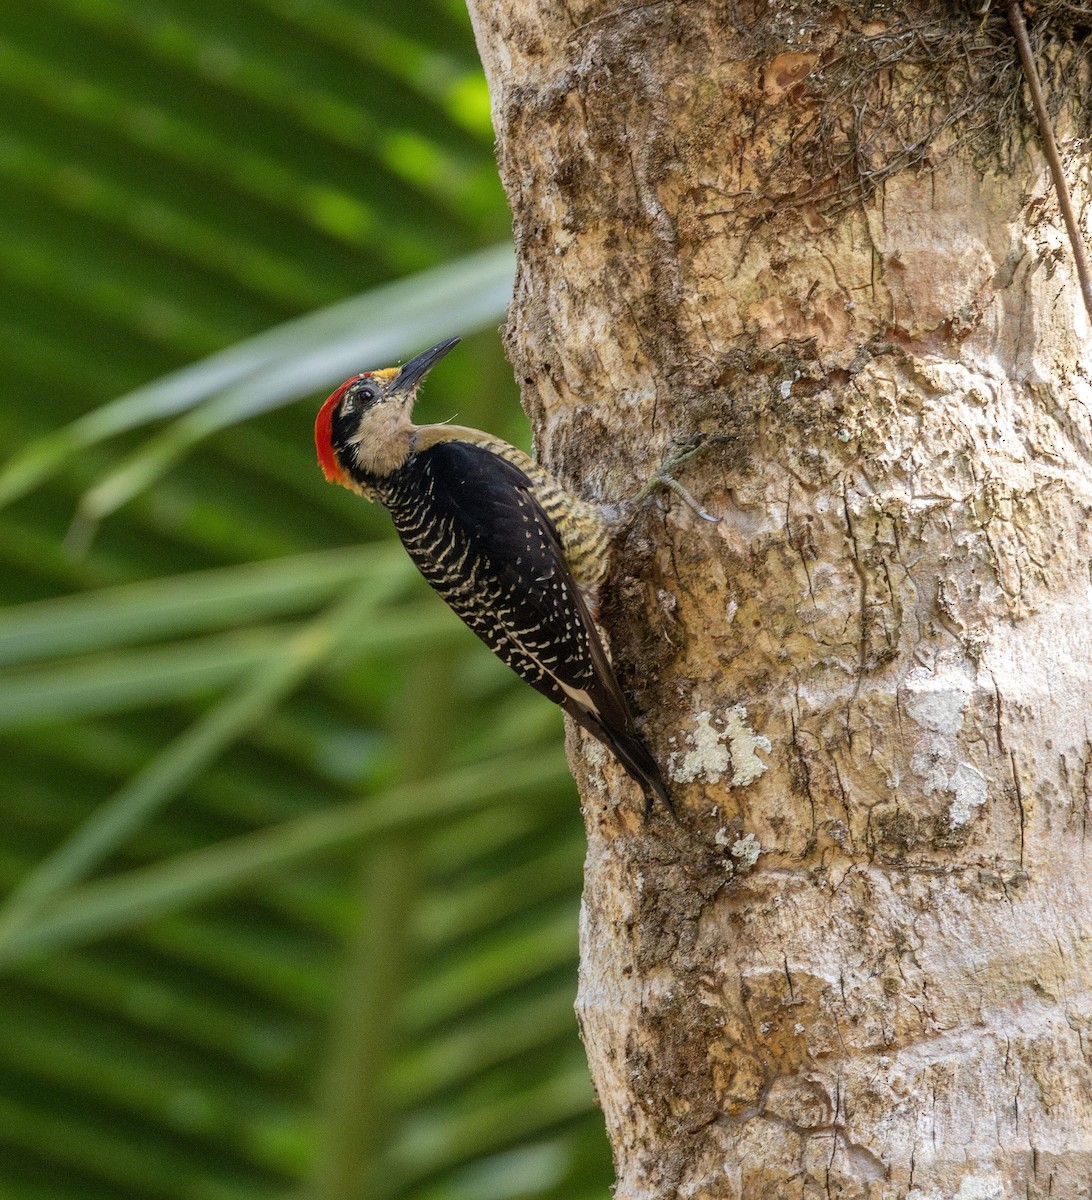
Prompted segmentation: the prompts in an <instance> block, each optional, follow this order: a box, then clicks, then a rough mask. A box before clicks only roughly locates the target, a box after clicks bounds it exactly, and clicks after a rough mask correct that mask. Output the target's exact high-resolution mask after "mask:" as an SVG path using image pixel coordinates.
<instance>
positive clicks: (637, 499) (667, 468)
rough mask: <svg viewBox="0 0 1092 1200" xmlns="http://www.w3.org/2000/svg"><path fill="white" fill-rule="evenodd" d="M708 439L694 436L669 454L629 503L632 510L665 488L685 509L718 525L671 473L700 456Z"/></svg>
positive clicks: (717, 521) (697, 435)
mask: <svg viewBox="0 0 1092 1200" xmlns="http://www.w3.org/2000/svg"><path fill="white" fill-rule="evenodd" d="M708 440H709V439H708V438H707V437H706V436H705V434H704V433H699V434H695V436H694V437H692V438H691V439H690V441H689V442H687V443H686V444H684V445H683V446H682V448H681V449H680V450H678V451H677V452H676V453H675V454H669V455H668V456H667V458H665V459H664V461H663V462H662V463H661V464H660V469H659V470H658V471H657V472H656V473H655V475H653V476H652V477H651V479H649V481H648V482H647V483H646V484H645V485H644V487H643V488H641V490H640V491H639V492H638V493H637V494H636V495H635V496H634V497H633V499H632V501H631V503H632V505H633V507H634V510H636V509H637V507H638V506H639V505H640V504H641V502H642V501H643V500H646V499H647V498H648V497H649V496H651V495H652V493H653V492H654V491H656V490H657V489H658V488H667V489H668V490H669V491H672V492H674V493H675V495H676V496H678V497H679V499H680V500H682V501H683V503H684V504H686V505H687V507H689V508H692V509H693V510H694V512H696V513H697V514H698V516H699V517H701V519H702V520H703V521H709V522H710V523H712V524H713V525H719V524H720V520H721V519H720V517H714V516H713V515H712V513H709V512H706V510H705V509H704V508H702V506H701V505H700V504H699V503H698V502H697V500H695V499H694V497H693V496H691V494H690V493H689V492H688V491H687V490H686V488H684V487H683V485H682V484H681V483H680V482H679V481H678V480H677V479H676V478H675V476H674V475H673V474H672V472H673V471H674V470H675V469H676V467H680V466H682V464H683V463H685V462H689V461H690V459H692V458H693V457H694V456H695V455H697V454H700V453H701V452H702V451H703V450H704V449H705V448H706V445H707V444H708Z"/></svg>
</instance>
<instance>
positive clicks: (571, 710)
mask: <svg viewBox="0 0 1092 1200" xmlns="http://www.w3.org/2000/svg"><path fill="white" fill-rule="evenodd" d="M562 707H563V708H564V709H565V711H566V712H567V713H568V714H569V715H570V716H571V717H573V718H574V719H575V720H576V722H577V724H578V725H582V726H583V727H584V728H585V729H586V730H587V731H588V732H589V733H590V734H591V735H592V737H594V738H596V740H597V741H600V742H602V743H603V745H604V746H606V748H607V749H608V750H609V751H610V752H611V753H612V754H613V755H614V757H615V758H616V759H618V761H619V762H620V763H621V764H622V766H623V767H625V769H626V771H627V773H628V774H629V775H630V776H632V778H634V779H635V780H636V781H637V782H638V783H639V784H640V785H641V791H643V792H644V794H645V819H646V820H647V819H648V817H649V816H651V814H652V806H653V805H654V804H655V802H656V801H657V800H659V801H660V803H661V804H662V805H663V806H664V808H666V809H667V813H668V816H670V817H671V819H672V820H673V821H675V822H676V823H677V822H678V820H679V817H678V814H677V813H676V812H675V806H674V805H673V804H672V803H671V796H670V795H669V794H668V791H667V785H666V784H665V783H664V777H663V775H662V774H661V773H660V768H659V766H658V765H657V763H656V760H655V759H654V758H653V757H652V752H651V751H650V750H649V748H648V747H647V746H646V745H645V743H644V739H643V738H642V737H641V735H640V734H639V733H637V732H636V731H635V730H632V729H623V730H619V729H608V728H607V727H606V726H605V725H603V724H601V723H600V722H599V721H597V720H596V719H595V717H593V716H592V715H591V714H590V713H589V712H587V711H586V710H585V709H581V708H579V707H578V706H577V705H575V704H574V705H572V706H571V707H570V706H569V705H567V704H566V705H562Z"/></svg>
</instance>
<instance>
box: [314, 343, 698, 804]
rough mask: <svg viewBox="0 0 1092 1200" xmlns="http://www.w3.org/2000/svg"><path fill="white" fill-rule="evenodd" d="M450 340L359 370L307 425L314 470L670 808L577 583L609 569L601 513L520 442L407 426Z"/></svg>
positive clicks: (592, 581)
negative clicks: (362, 506) (387, 523)
mask: <svg viewBox="0 0 1092 1200" xmlns="http://www.w3.org/2000/svg"><path fill="white" fill-rule="evenodd" d="M458 342H459V338H449V339H448V340H447V341H444V342H440V343H439V344H438V345H435V346H433V347H431V349H429V350H425V351H424V352H423V353H422V354H418V355H417V356H416V357H415V358H411V359H410V361H409V362H408V363H406V364H405V366H403V367H402V368H401V369H399V368H397V367H392V368H388V369H386V370H382V371H366V372H364V373H363V374H361V375H354V376H353V377H352V378H351V379H347V380H346V381H345V382H344V383H343V384H342V385H341V387H339V388H338V389H337V390H336V391H335V392H333V393H332V394H331V395H330V397H329V398H328V399H327V401H326V402H325V404H323V406H322V408H321V409H320V410H319V414H318V417H317V418H316V420H315V445H316V448H317V450H318V458H319V465H320V466H321V467H322V471H323V474H324V475H325V476H326V478H327V479H328V480H329V481H330V482H331V483H339V484H341V485H342V486H343V487H347V488H349V489H350V490H351V491H354V492H357V493H358V494H359V495H362V496H364V497H365V498H366V499H368V500H373V501H378V502H379V503H380V504H382V505H383V506H384V507H385V508H386V509H387V510H388V512H389V513H390V514H391V518H392V519H393V521H394V526H395V529H396V530H397V531H398V536H399V537H400V538H401V540H402V544H403V546H405V548H406V552H407V553H408V554H409V556H410V558H411V559H413V561H414V563H415V564H416V566H417V568H418V570H420V572H421V574H422V575H423V576H424V577H425V579H426V580H427V581H428V583H429V584H430V585H431V586H432V587H433V588H434V589H435V590H436V591H437V592H439V594H440V595H441V596H442V597H443V599H444V600H445V601H446V603H447V604H448V605H449V606H450V607H451V608H452V609H453V610H454V611H455V613H456V614H457V615H458V616H459V617H461V618H462V620H463V621H464V622H465V623H466V624H467V625H468V626H469V627H470V628H471V629H472V630H473V631H474V632H475V633H476V634H477V635H478V637H480V638H481V639H482V641H483V642H485V643H486V645H487V646H489V648H490V649H491V650H492V651H493V653H494V654H496V655H497V656H498V657H499V658H500V659H501V660H502V661H503V662H504V663H506V664H507V665H508V666H509V667H511V668H512V669H513V670H514V671H515V672H516V673H517V674H518V675H520V676H521V677H522V678H523V679H524V680H526V681H527V682H528V683H529V684H530V685H531V686H532V687H533V688H535V689H537V690H538V691H540V692H542V693H543V694H544V695H546V696H549V698H550V699H551V700H553V701H554V703H555V704H559V705H560V706H561V707H562V709H564V711H565V712H566V713H568V714H569V716H571V717H572V718H573V720H574V721H576V722H577V724H579V725H580V726H582V727H583V728H584V729H586V730H587V731H588V732H589V733H591V734H592V735H593V736H594V737H596V738H598V739H599V741H601V742H602V743H603V744H604V745H605V746H606V747H607V748H608V749H609V750H610V751H611V752H612V753H613V754H614V755H615V757H616V758H617V759H618V761H619V762H620V763H621V764H622V766H623V767H625V769H626V771H628V772H629V774H630V775H631V776H632V777H633V778H634V779H636V780H637V782H638V783H639V784H640V785H641V788H642V790H643V791H644V794H645V799H646V811H647V810H649V809H651V806H652V803H653V800H654V799H659V800H660V801H661V802H662V803H663V805H664V807H665V808H666V809H667V810H668V812H669V813H671V815H672V816H674V810H673V809H672V807H671V799H670V796H669V795H668V792H667V788H666V786H665V784H664V781H663V777H662V775H661V774H660V769H659V767H658V766H657V765H656V761H655V759H654V758H653V757H652V754H651V753H650V751H649V749H648V747H647V746H646V745H645V742H644V740H643V739H642V738H641V735H640V734H639V733H638V732H637V729H636V727H635V725H634V722H633V717H632V715H631V713H630V709H629V705H628V704H627V702H626V698H625V696H624V695H623V694H622V689H621V687H620V686H619V684H618V680H617V678H616V677H615V674H614V670H613V668H612V667H611V664H610V659H609V658H608V656H607V652H606V650H605V649H604V647H603V643H602V640H601V639H600V636H599V632H598V630H597V629H596V626H595V622H594V621H593V619H592V617H591V613H590V612H589V609H588V604H587V602H586V600H585V598H584V595H583V592H582V589H588V590H590V589H594V588H595V587H596V586H597V585H598V584H599V582H600V581H601V579H602V577H603V575H604V574H605V572H606V569H607V558H608V552H609V548H610V538H609V532H608V529H607V523H606V520H605V518H604V515H603V513H602V511H601V510H600V509H599V508H598V507H597V506H596V505H594V504H589V503H588V502H587V501H585V500H581V499H579V498H578V497H576V496H573V495H571V494H570V493H569V492H567V491H566V490H565V488H563V487H562V486H561V484H560V483H558V482H557V480H556V479H554V477H553V476H552V475H550V473H549V472H548V471H546V470H545V469H544V468H543V467H540V466H539V465H538V463H536V462H535V461H534V460H533V459H531V458H530V457H529V456H528V455H526V454H524V453H523V451H522V450H519V449H517V448H516V447H515V446H511V445H509V444H508V443H507V442H504V441H502V440H501V439H500V438H496V437H493V436H492V435H491V434H488V433H483V432H481V431H480V430H477V429H468V428H465V427H463V426H459V425H414V424H413V421H412V420H411V415H412V410H413V401H414V398H415V397H416V394H417V390H418V388H419V387H420V386H421V382H422V380H423V379H424V378H425V376H426V375H427V374H428V372H429V371H430V370H431V369H432V367H433V366H435V364H436V363H437V362H439V360H440V359H441V358H443V356H444V355H445V354H447V353H448V351H449V350H451V349H453V348H454V347H455V346H456V345H457V344H458Z"/></svg>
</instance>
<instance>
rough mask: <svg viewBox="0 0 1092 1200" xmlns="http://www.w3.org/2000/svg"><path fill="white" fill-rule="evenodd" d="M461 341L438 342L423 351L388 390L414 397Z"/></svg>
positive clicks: (454, 338)
mask: <svg viewBox="0 0 1092 1200" xmlns="http://www.w3.org/2000/svg"><path fill="white" fill-rule="evenodd" d="M461 341H462V338H457V337H453V338H448V339H447V341H446V342H438V343H437V344H436V345H435V346H433V347H432V348H431V349H430V350H422V351H421V353H420V354H418V355H416V356H415V357H414V358H411V359H410V360H409V362H408V363H406V365H405V366H404V367H403V368H402V369H401V370H400V371H399V372H398V374H397V375H396V376H395V377H394V378H393V379H392V380H391V382H390V383H389V384H388V385H387V390H388V391H389V392H391V393H393V394H395V395H398V394H400V393H404V392H408V393H409V394H410V395H412V394H413V393H414V392H415V391H416V390H417V388H418V387H419V386H420V385H421V380H422V379H424V377H425V376H426V375H427V374H428V373H429V371H431V370H432V368H433V367H434V366H435V365H436V364H437V363H438V362H439V361H440V359H441V358H443V357H444V355H445V354H446V353H447V352H448V351H449V350H454V349H455V347H456V346H457V345H458V344H459V343H460V342H461Z"/></svg>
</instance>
